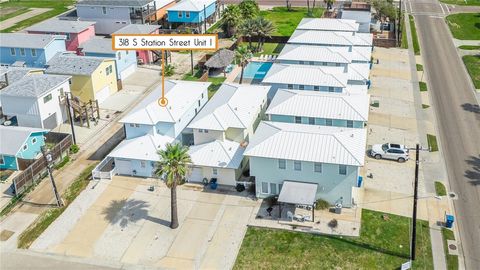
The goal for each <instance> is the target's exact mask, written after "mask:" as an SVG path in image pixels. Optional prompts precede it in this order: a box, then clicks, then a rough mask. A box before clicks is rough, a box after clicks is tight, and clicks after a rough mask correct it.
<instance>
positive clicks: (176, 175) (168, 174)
mask: <svg viewBox="0 0 480 270" xmlns="http://www.w3.org/2000/svg"><path fill="white" fill-rule="evenodd" d="M158 155H159V156H160V161H158V162H157V164H156V170H155V175H156V176H158V177H160V178H164V179H165V182H166V184H167V187H168V188H170V194H171V196H170V199H171V203H170V207H171V212H172V214H171V218H172V220H171V223H170V228H172V229H175V228H177V227H178V215H177V186H178V185H179V184H181V181H182V180H183V179H185V177H186V175H187V173H188V170H189V167H188V165H189V164H190V163H191V162H192V160H191V159H190V155H189V154H188V147H187V146H183V145H181V144H180V143H175V144H167V145H166V148H165V150H159V151H158Z"/></svg>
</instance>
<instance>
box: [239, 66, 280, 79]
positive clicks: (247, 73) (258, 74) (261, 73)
mask: <svg viewBox="0 0 480 270" xmlns="http://www.w3.org/2000/svg"><path fill="white" fill-rule="evenodd" d="M272 64H273V63H271V62H250V63H248V64H247V66H246V67H245V70H244V71H243V78H246V79H256V80H261V79H263V77H265V75H266V74H267V72H268V70H269V69H270V68H271V67H272ZM238 78H240V75H238Z"/></svg>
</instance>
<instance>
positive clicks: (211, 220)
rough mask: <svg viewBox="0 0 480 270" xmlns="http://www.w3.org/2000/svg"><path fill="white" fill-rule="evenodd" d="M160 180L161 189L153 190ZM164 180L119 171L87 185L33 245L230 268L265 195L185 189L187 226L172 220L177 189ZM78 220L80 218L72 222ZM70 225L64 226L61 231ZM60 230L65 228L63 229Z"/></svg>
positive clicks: (137, 261)
mask: <svg viewBox="0 0 480 270" xmlns="http://www.w3.org/2000/svg"><path fill="white" fill-rule="evenodd" d="M152 182H153V183H155V185H158V186H157V188H156V190H155V191H154V192H151V191H148V187H149V186H150V185H151V184H152ZM157 182H158V181H157V180H152V179H147V180H145V179H139V178H132V177H115V178H114V179H113V180H112V181H109V182H107V181H101V182H100V183H98V186H97V187H95V189H87V190H86V191H85V192H83V193H82V195H81V196H83V198H80V197H79V199H78V200H80V201H79V204H78V205H77V206H75V205H72V206H71V207H69V209H75V208H77V209H78V207H81V206H80V204H81V205H84V208H86V207H85V205H87V206H88V205H89V203H88V201H91V203H90V205H89V206H88V208H87V209H84V210H83V211H75V210H71V212H76V213H69V212H65V213H64V214H63V215H62V216H61V217H60V218H59V219H58V220H57V221H55V223H53V224H52V225H51V226H50V227H49V228H48V230H47V231H45V233H44V234H43V235H42V236H41V237H40V238H39V239H38V240H37V241H36V242H35V243H34V244H33V245H32V249H34V250H36V251H42V252H45V251H47V252H52V253H57V254H64V255H72V256H79V257H84V258H93V259H95V258H96V259H99V260H102V261H107V262H111V263H112V264H113V265H115V264H118V263H123V264H132V265H133V264H134V265H144V266H148V267H159V268H177V269H229V268H231V267H232V266H233V264H234V262H235V258H236V255H237V252H238V249H239V248H240V245H241V243H242V240H243V235H244V234H245V231H246V228H247V226H246V224H247V222H248V220H249V218H250V216H251V215H252V213H253V209H254V207H255V205H256V204H257V202H255V201H252V200H251V199H249V198H247V197H246V196H245V195H246V193H245V192H244V193H237V192H236V191H234V190H228V191H216V192H208V191H200V190H196V189H195V188H191V187H190V188H189V187H186V186H182V187H180V188H179V189H178V195H177V196H178V210H179V211H178V214H179V222H180V227H179V228H177V229H176V230H172V229H170V227H169V224H170V190H169V189H168V188H167V187H165V186H164V185H163V183H157ZM72 220H73V221H74V222H72ZM59 231H64V233H59ZM59 235H60V236H59Z"/></svg>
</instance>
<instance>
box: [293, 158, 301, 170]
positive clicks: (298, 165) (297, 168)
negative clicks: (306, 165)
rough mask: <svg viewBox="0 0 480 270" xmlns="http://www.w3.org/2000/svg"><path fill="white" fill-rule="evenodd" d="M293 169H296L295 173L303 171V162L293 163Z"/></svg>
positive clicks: (296, 161)
mask: <svg viewBox="0 0 480 270" xmlns="http://www.w3.org/2000/svg"><path fill="white" fill-rule="evenodd" d="M293 169H294V170H295V171H301V170H302V162H301V161H299V160H295V161H294V162H293Z"/></svg>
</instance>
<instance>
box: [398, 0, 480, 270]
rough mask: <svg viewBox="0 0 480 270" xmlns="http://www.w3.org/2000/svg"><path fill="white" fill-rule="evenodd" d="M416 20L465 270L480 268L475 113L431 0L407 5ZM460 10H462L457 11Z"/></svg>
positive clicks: (479, 123)
mask: <svg viewBox="0 0 480 270" xmlns="http://www.w3.org/2000/svg"><path fill="white" fill-rule="evenodd" d="M407 6H408V7H409V8H408V10H409V11H412V12H413V14H414V16H415V23H416V27H417V31H418V32H419V33H418V34H419V38H420V47H421V54H422V58H423V60H424V66H425V67H426V70H427V73H428V78H429V80H428V85H429V92H430V94H431V97H432V102H433V105H434V109H435V113H436V117H437V123H438V129H439V130H438V133H439V139H440V144H441V147H442V150H443V154H444V157H445V163H446V168H447V171H448V176H449V182H450V188H451V190H452V191H454V192H455V193H456V194H457V195H458V200H454V206H455V210H456V219H457V220H456V221H457V222H456V226H458V229H459V232H460V242H461V244H462V251H463V256H464V258H463V259H464V262H465V267H466V269H480V211H479V210H478V209H479V206H480V144H479V138H480V109H479V107H478V101H477V100H476V97H475V94H474V91H475V90H474V88H473V85H472V82H471V79H470V77H469V76H468V74H467V72H466V69H465V67H464V65H463V63H462V61H461V59H460V57H459V56H458V54H457V51H456V48H455V47H454V44H453V40H452V36H451V34H450V31H449V29H448V27H447V25H446V23H445V20H444V18H443V16H444V15H446V14H445V13H448V12H447V11H446V10H445V7H443V9H442V7H441V6H440V5H439V3H438V2H437V1H436V0H421V1H411V2H410V3H408V2H407ZM462 9H463V10H465V8H462Z"/></svg>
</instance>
